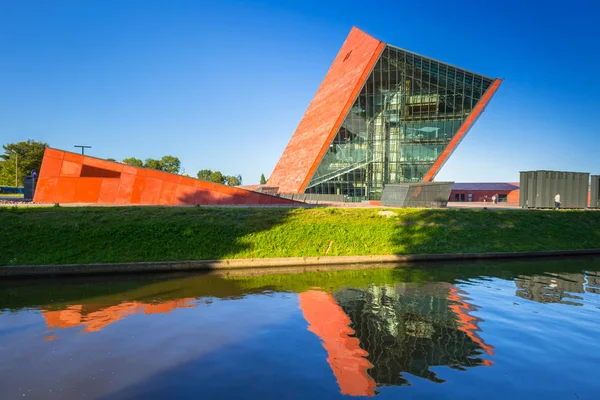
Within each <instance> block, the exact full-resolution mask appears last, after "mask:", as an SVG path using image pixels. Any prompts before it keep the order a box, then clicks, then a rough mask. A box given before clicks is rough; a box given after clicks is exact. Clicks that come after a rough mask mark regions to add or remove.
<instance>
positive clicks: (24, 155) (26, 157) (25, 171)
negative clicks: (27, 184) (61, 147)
mask: <svg viewBox="0 0 600 400" xmlns="http://www.w3.org/2000/svg"><path fill="white" fill-rule="evenodd" d="M46 147H48V143H45V142H37V141H35V140H31V139H28V140H27V141H24V142H17V143H8V144H5V145H3V146H2V148H3V149H4V154H0V185H7V186H13V185H14V184H15V176H16V175H17V176H18V185H22V184H23V180H24V177H25V176H26V175H30V174H31V171H33V170H35V171H37V172H38V174H39V172H40V168H41V167H42V158H44V150H45V149H46ZM15 161H16V162H15ZM15 164H18V167H17V165H15ZM15 168H18V170H17V171H15ZM15 172H16V174H15Z"/></svg>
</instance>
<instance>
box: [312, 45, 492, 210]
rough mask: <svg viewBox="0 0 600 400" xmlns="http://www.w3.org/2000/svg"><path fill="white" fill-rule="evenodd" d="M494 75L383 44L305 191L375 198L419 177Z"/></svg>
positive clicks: (436, 156) (464, 117) (361, 198)
mask: <svg viewBox="0 0 600 400" xmlns="http://www.w3.org/2000/svg"><path fill="white" fill-rule="evenodd" d="M491 83H492V79H490V78H486V77H484V76H482V75H477V74H473V73H471V72H468V71H465V70H461V69H458V68H456V67H452V66H450V65H447V64H444V63H441V62H438V61H435V60H432V59H430V58H426V57H422V56H419V55H417V54H414V53H410V52H407V51H405V50H402V49H398V48H395V47H392V46H389V45H388V46H386V48H385V49H384V51H383V53H382V55H381V56H380V58H379V60H378V62H377V63H376V65H375V67H374V68H373V71H372V72H371V74H370V75H369V77H368V78H367V81H366V82H365V85H364V86H363V88H362V90H361V92H360V94H359V95H358V97H357V98H356V100H355V102H354V104H353V105H352V107H351V109H350V111H349V113H348V115H347V116H346V118H345V120H344V122H343V123H342V126H341V127H340V129H339V131H338V133H337V135H336V136H335V138H334V139H333V141H332V142H331V143H330V145H329V150H328V151H327V153H326V154H325V156H324V157H323V159H322V160H321V163H320V164H319V166H318V168H317V170H316V171H315V174H314V175H313V177H312V179H311V181H310V183H309V184H308V187H307V189H306V193H318V194H338V195H339V194H341V195H345V196H347V199H348V200H349V201H361V200H365V199H370V200H379V199H380V198H381V193H382V191H383V186H384V185H385V184H387V183H402V182H420V181H421V180H422V179H423V177H424V176H425V174H426V173H427V172H428V171H429V169H430V168H431V167H432V166H433V164H434V162H435V161H436V160H437V159H438V157H439V156H440V155H441V153H442V151H443V150H444V148H446V146H447V145H448V143H449V142H450V140H451V139H452V137H453V136H454V135H455V134H456V132H457V131H458V129H459V128H460V126H461V125H462V124H463V122H464V120H465V119H466V118H467V116H468V115H469V114H470V113H471V111H472V110H473V108H474V107H475V105H476V104H477V102H478V101H479V100H480V99H481V97H482V96H483V94H484V93H485V92H486V90H487V89H488V88H489V86H490V85H491Z"/></svg>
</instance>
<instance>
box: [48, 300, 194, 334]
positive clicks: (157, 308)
mask: <svg viewBox="0 0 600 400" xmlns="http://www.w3.org/2000/svg"><path fill="white" fill-rule="evenodd" d="M195 301H196V299H195V298H186V299H178V300H171V301H166V302H163V303H156V304H154V303H142V302H137V301H130V302H122V303H120V304H116V305H95V304H92V305H89V304H86V305H72V306H68V307H67V308H66V309H64V310H58V311H50V310H46V311H43V316H44V319H45V320H46V325H47V326H48V328H49V330H50V331H51V332H52V330H53V329H55V328H59V329H61V328H74V327H78V326H81V327H83V332H97V331H100V330H102V329H103V328H105V327H106V326H108V325H110V324H113V323H115V322H117V321H119V320H121V319H123V318H125V317H127V316H129V315H131V314H136V313H144V314H146V315H149V314H161V313H168V312H171V311H173V310H174V309H176V308H182V307H185V308H188V307H194V305H195ZM52 339H54V337H53V336H49V337H47V340H52Z"/></svg>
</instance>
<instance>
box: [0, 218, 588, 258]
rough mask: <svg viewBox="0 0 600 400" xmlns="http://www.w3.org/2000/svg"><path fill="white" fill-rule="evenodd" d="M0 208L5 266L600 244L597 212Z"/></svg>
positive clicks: (1, 252)
mask: <svg viewBox="0 0 600 400" xmlns="http://www.w3.org/2000/svg"><path fill="white" fill-rule="evenodd" d="M379 211H381V210H379V209H342V208H313V209H291V208H203V207H191V208H189V207H173V208H171V207H115V208H104V207H102V208H101V207H91V208H76V207H73V208H71V207H68V208H67V207H60V208H17V207H10V208H0V265H9V264H66V263H94V262H129V261H164V260H214V259H225V258H249V257H256V258H263V257H297V256H324V255H328V256H337V255H385V254H417V253H463V252H469V253H470V252H488V251H527V250H560V249H584V248H600V212H589V211H560V212H558V211H532V210H527V211H524V210H514V211H495V210H494V211H492V210H457V209H439V210H437V209H436V210H423V209H419V210H416V209H398V210H389V209H388V210H386V211H393V212H394V213H395V214H396V215H394V216H391V217H389V218H388V217H386V216H381V215H379V214H378V213H379Z"/></svg>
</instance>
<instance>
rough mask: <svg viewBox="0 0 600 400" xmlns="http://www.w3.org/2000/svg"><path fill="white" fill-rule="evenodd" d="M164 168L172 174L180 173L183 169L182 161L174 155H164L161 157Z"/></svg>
mask: <svg viewBox="0 0 600 400" xmlns="http://www.w3.org/2000/svg"><path fill="white" fill-rule="evenodd" d="M160 162H161V164H162V170H163V171H165V172H169V173H171V174H178V173H179V170H180V169H181V161H179V158H177V157H173V156H164V157H163V158H161V159H160Z"/></svg>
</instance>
